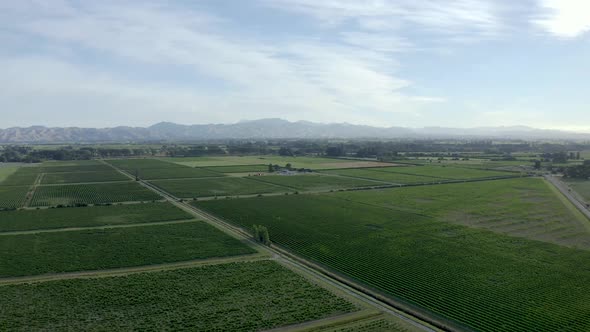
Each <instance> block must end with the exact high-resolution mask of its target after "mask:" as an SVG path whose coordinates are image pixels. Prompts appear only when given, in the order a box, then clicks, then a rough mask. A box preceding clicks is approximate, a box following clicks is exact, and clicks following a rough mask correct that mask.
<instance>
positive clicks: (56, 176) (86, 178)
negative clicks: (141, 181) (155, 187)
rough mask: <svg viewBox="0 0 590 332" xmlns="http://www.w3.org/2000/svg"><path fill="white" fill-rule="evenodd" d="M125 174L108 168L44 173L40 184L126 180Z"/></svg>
mask: <svg viewBox="0 0 590 332" xmlns="http://www.w3.org/2000/svg"><path fill="white" fill-rule="evenodd" d="M128 180H129V178H128V177H126V176H125V175H123V174H121V173H119V172H117V171H115V170H113V169H110V170H109V171H106V172H76V173H65V172H63V173H46V174H44V175H43V178H42V180H41V184H61V183H83V182H108V181H128Z"/></svg>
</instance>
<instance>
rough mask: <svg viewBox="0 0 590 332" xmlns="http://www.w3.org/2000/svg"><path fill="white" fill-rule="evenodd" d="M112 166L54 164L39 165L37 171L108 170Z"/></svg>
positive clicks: (110, 169)
mask: <svg viewBox="0 0 590 332" xmlns="http://www.w3.org/2000/svg"><path fill="white" fill-rule="evenodd" d="M112 170H113V168H112V167H110V166H109V165H105V164H97V165H71V166H67V165H59V164H54V165H52V166H41V167H39V172H41V173H64V172H67V173H70V172H109V171H112Z"/></svg>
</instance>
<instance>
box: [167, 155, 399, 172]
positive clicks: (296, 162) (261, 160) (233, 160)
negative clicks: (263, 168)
mask: <svg viewBox="0 0 590 332" xmlns="http://www.w3.org/2000/svg"><path fill="white" fill-rule="evenodd" d="M163 160H166V161H169V162H173V163H177V164H181V165H186V166H191V167H210V166H242V165H260V164H265V165H268V164H273V165H275V164H276V165H280V166H285V165H286V164H291V166H292V167H294V168H310V169H329V168H346V167H378V166H392V164H389V163H381V162H376V161H359V160H346V159H335V158H321V157H281V156H243V157H238V156H227V157H226V156H221V157H192V158H191V157H189V158H165V159H163Z"/></svg>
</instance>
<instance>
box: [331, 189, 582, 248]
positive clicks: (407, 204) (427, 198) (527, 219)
mask: <svg viewBox="0 0 590 332" xmlns="http://www.w3.org/2000/svg"><path fill="white" fill-rule="evenodd" d="M337 197H338V198H340V199H344V200H351V201H355V202H361V203H365V204H371V205H375V206H378V207H383V208H387V209H392V210H394V211H396V210H402V211H405V212H409V213H415V214H420V215H426V216H429V217H431V218H434V219H436V220H439V221H444V222H448V223H454V224H459V225H463V226H469V227H475V228H483V229H487V230H491V231H494V232H497V233H503V234H507V235H511V236H518V237H525V238H529V239H532V240H539V241H546V242H551V243H555V244H560V245H564V246H570V247H579V248H584V249H588V250H590V223H589V222H588V221H587V219H586V218H585V217H584V216H583V215H581V214H580V213H579V212H578V211H577V210H576V208H575V207H574V206H572V205H571V204H570V203H567V202H563V201H561V200H560V199H559V198H558V197H559V196H557V194H556V192H555V191H554V190H552V188H551V187H550V185H549V184H548V183H547V182H545V181H544V180H542V179H537V178H515V179H506V180H495V181H485V182H472V183H459V184H445V185H436V186H421V187H408V188H399V189H391V190H374V191H370V192H354V193H339V194H338V195H337Z"/></svg>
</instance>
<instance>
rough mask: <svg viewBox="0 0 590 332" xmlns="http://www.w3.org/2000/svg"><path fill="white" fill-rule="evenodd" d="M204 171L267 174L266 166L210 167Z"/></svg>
mask: <svg viewBox="0 0 590 332" xmlns="http://www.w3.org/2000/svg"><path fill="white" fill-rule="evenodd" d="M206 169H208V170H210V171H214V172H219V173H260V172H267V171H268V165H235V166H212V167H207V168H206Z"/></svg>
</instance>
